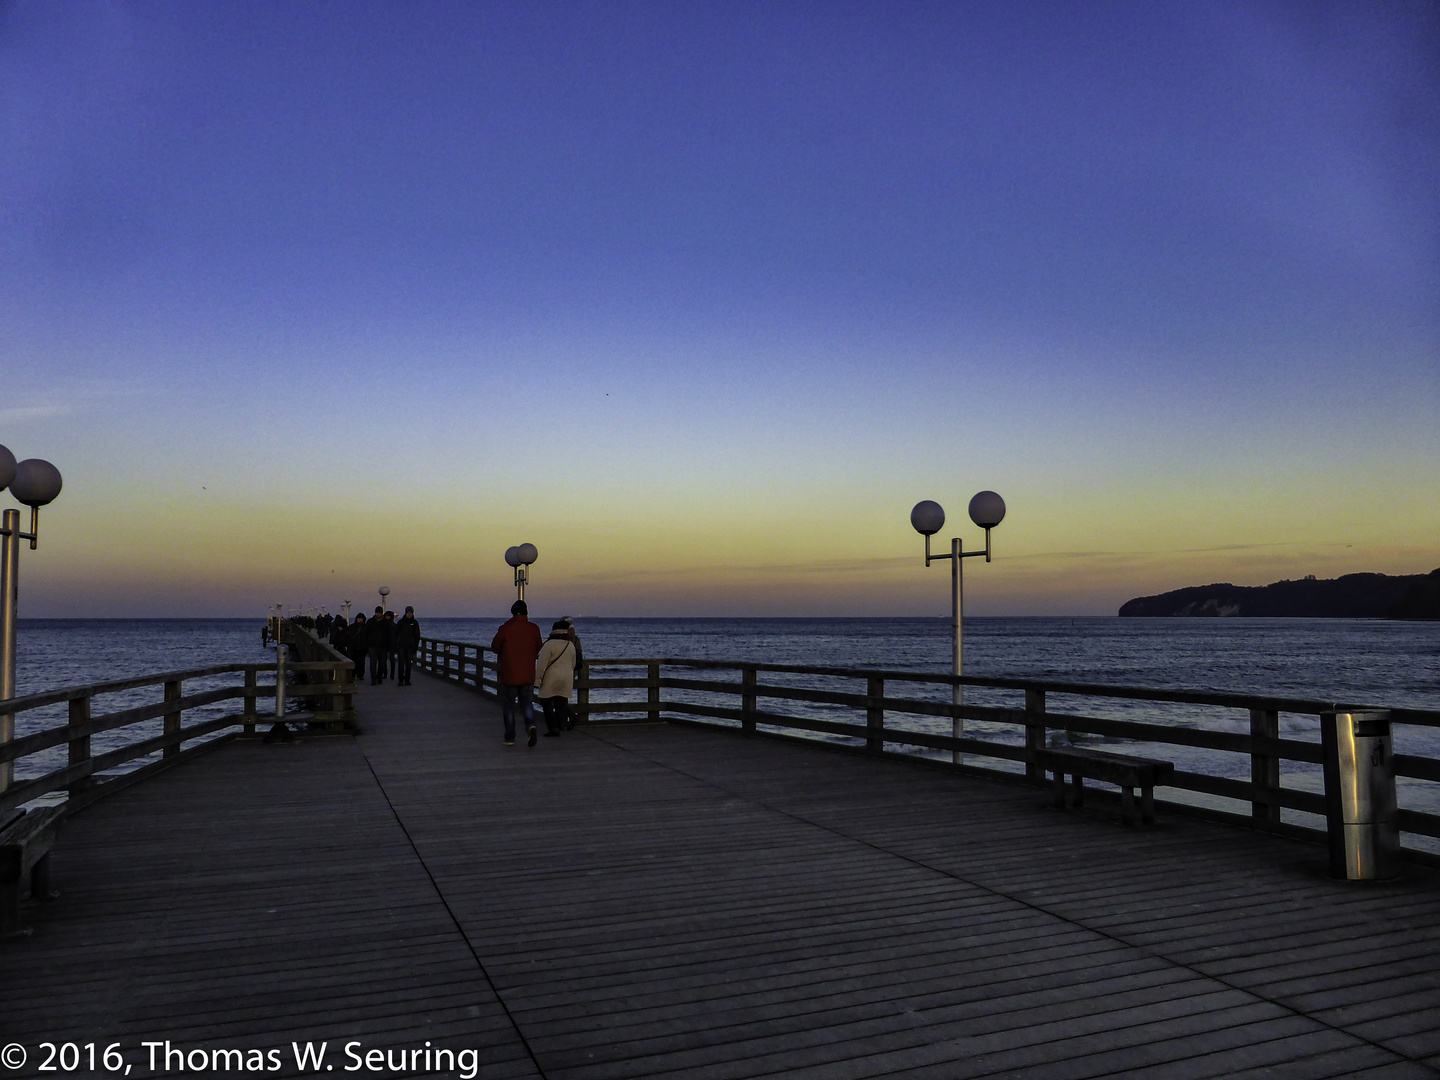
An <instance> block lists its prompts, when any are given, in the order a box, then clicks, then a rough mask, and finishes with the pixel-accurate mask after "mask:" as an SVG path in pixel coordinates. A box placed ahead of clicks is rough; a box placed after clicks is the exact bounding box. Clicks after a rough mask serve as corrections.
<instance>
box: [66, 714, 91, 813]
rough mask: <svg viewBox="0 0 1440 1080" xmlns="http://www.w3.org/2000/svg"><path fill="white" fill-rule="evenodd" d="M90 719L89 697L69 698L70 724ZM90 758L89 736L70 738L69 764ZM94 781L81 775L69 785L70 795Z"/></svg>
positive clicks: (81, 722)
mask: <svg viewBox="0 0 1440 1080" xmlns="http://www.w3.org/2000/svg"><path fill="white" fill-rule="evenodd" d="M89 719H90V699H89V698H88V697H81V698H71V699H70V726H71V727H75V726H76V725H78V724H83V723H85V722H86V721H87V720H89ZM89 760H90V736H89V735H81V736H80V737H79V738H77V739H71V740H70V764H71V765H79V764H81V763H83V762H86V761H89ZM94 783H95V778H94V777H93V776H82V777H80V779H78V780H76V781H75V782H74V783H72V784H71V785H70V788H69V791H70V794H71V795H79V794H80V792H82V791H84V790H85V789H86V788H88V787H90V786H91V785H93V784H94Z"/></svg>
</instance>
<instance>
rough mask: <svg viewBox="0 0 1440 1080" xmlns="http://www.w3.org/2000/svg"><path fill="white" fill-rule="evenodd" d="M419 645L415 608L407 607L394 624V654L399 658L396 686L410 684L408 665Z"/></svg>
mask: <svg viewBox="0 0 1440 1080" xmlns="http://www.w3.org/2000/svg"><path fill="white" fill-rule="evenodd" d="M419 647H420V624H419V622H417V621H416V619H415V609H414V608H413V607H407V608H406V609H405V615H404V617H402V618H401V620H400V621H399V622H397V623H396V624H395V655H396V656H397V657H398V658H399V661H400V668H399V680H400V681H399V682H397V683H396V684H395V685H397V686H409V685H410V665H411V664H412V663H413V662H414V660H415V650H416V649H418V648H419Z"/></svg>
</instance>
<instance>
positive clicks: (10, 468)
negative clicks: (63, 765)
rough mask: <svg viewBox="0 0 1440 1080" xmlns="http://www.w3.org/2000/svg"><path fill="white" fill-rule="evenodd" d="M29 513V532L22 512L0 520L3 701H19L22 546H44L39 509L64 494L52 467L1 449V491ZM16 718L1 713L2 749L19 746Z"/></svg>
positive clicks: (9, 767) (2, 785)
mask: <svg viewBox="0 0 1440 1080" xmlns="http://www.w3.org/2000/svg"><path fill="white" fill-rule="evenodd" d="M7 487H8V488H9V489H10V494H11V495H13V496H15V498H16V499H17V500H18V501H19V502H22V503H24V504H25V505H26V506H28V507H30V531H29V532H28V533H27V532H21V531H20V511H19V510H6V511H5V512H4V514H3V515H0V701H8V700H10V699H11V698H13V697H14V696H15V622H16V617H17V614H18V612H17V608H18V605H19V600H20V541H21V540H29V541H30V550H31V551H34V550H35V548H36V547H38V546H39V533H40V507H42V506H44V505H46V504H47V503H49V502H52V501H53V500H54V498H55V496H57V495H59V494H60V470H59V469H57V468H55V466H54V465H51V464H50V462H48V461H41V460H40V459H39V458H30V459H28V460H26V461H21V462H17V461H16V460H15V455H14V454H12V453H10V451H9V450H7V449H6V448H5V447H3V446H0V491H3V490H4V489H5V488H7ZM14 738H15V714H14V713H0V745H4V744H6V743H9V742H12V741H14ZM14 774H15V769H14V763H13V762H9V761H7V762H4V763H3V764H0V791H7V790H9V788H10V781H11V779H12V778H13V777H14Z"/></svg>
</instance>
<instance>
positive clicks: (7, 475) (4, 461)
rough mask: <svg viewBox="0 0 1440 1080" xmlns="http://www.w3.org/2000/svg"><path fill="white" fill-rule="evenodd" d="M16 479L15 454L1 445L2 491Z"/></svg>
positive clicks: (0, 488)
mask: <svg viewBox="0 0 1440 1080" xmlns="http://www.w3.org/2000/svg"><path fill="white" fill-rule="evenodd" d="M14 479H15V455H14V454H12V453H11V452H10V451H9V450H7V449H5V447H3V446H0V491H4V490H5V489H6V488H7V487H9V486H10V481H11V480H14Z"/></svg>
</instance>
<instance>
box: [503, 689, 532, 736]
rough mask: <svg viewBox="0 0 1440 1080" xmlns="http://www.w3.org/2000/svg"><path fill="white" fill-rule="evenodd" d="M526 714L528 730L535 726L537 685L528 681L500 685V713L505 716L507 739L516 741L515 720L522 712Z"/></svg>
mask: <svg viewBox="0 0 1440 1080" xmlns="http://www.w3.org/2000/svg"><path fill="white" fill-rule="evenodd" d="M522 712H523V713H524V714H525V729H526V730H527V731H528V730H529V729H530V728H532V727H534V726H535V687H533V686H531V685H530V684H529V683H526V684H525V685H523V686H501V687H500V715H501V716H503V717H504V718H505V741H506V742H514V741H515V720H516V719H517V717H518V716H519V715H520V713H522Z"/></svg>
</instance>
